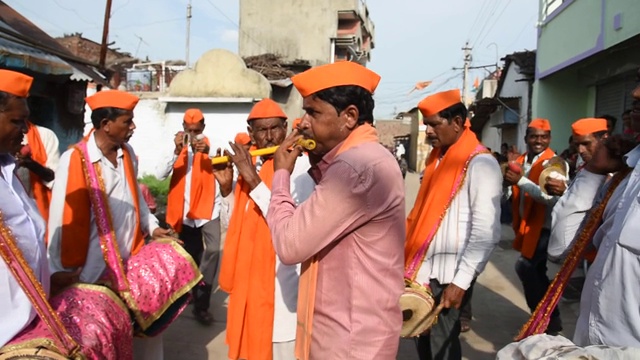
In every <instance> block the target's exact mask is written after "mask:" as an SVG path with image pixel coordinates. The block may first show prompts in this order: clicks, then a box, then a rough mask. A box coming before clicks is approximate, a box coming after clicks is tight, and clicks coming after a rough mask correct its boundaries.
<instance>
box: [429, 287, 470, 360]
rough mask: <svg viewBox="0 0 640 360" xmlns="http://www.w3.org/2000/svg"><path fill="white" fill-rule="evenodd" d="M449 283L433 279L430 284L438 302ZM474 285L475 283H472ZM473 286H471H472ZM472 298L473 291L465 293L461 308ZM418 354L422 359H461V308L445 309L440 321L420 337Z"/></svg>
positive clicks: (439, 317) (439, 318)
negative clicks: (441, 282)
mask: <svg viewBox="0 0 640 360" xmlns="http://www.w3.org/2000/svg"><path fill="white" fill-rule="evenodd" d="M447 285H448V284H444V285H442V284H440V283H439V282H437V281H436V280H431V282H430V283H429V286H430V287H431V291H432V292H433V296H435V298H436V304H438V303H440V298H441V297H442V292H443V291H444V289H445V288H446V287H447ZM471 286H473V283H472V284H471ZM470 288H471V287H470ZM470 300H471V292H467V293H465V295H464V297H463V298H462V304H460V308H461V309H462V308H464V307H465V305H466V304H467V303H468V302H469V301H470ZM418 356H419V357H420V360H460V359H462V346H461V345H460V310H458V309H444V310H442V312H441V313H440V316H438V322H437V323H436V324H435V325H433V327H432V328H431V331H429V333H428V334H426V335H420V337H419V338H418Z"/></svg>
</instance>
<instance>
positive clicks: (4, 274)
mask: <svg viewBox="0 0 640 360" xmlns="http://www.w3.org/2000/svg"><path fill="white" fill-rule="evenodd" d="M32 81H33V78H32V77H30V76H27V75H24V74H21V73H18V72H14V71H9V70H0V199H2V201H0V215H1V217H2V222H1V223H0V226H2V229H0V231H1V233H0V234H1V235H2V236H3V237H6V236H7V234H8V233H10V234H12V235H13V238H14V240H15V243H16V246H17V248H18V250H20V251H19V252H20V253H21V255H22V256H23V257H24V259H23V260H24V261H23V262H22V261H19V262H15V263H14V265H16V266H20V265H23V266H25V270H32V271H33V273H34V275H35V279H34V280H35V281H39V282H41V283H42V287H43V289H44V291H45V293H48V292H49V269H48V266H47V256H46V250H45V245H44V244H45V242H44V234H45V231H46V226H45V222H44V220H43V218H42V216H41V215H40V213H39V212H38V208H37V207H36V203H35V202H33V200H32V199H31V198H29V195H27V193H26V192H25V189H24V187H23V186H22V184H21V183H20V180H18V177H17V176H16V175H15V173H14V170H15V168H16V162H15V158H14V155H15V154H17V153H18V152H19V151H20V147H21V144H22V139H23V137H24V134H26V132H27V119H28V117H29V108H28V107H27V96H28V95H29V89H30V87H31V83H32ZM4 241H7V239H6V238H5V240H4ZM0 284H2V285H0V347H2V346H4V344H6V343H7V342H8V341H9V340H11V339H12V338H13V337H14V336H15V335H16V334H18V333H19V332H20V331H21V330H22V329H24V328H25V327H26V326H27V325H29V323H31V321H33V319H34V318H35V317H36V311H35V309H34V308H33V306H32V305H31V302H30V301H29V298H28V297H27V295H26V294H25V292H24V291H23V290H22V288H21V287H20V285H19V283H18V281H17V280H16V278H15V277H14V276H13V274H12V273H11V270H10V268H9V267H8V265H7V263H6V262H5V260H3V259H2V258H0Z"/></svg>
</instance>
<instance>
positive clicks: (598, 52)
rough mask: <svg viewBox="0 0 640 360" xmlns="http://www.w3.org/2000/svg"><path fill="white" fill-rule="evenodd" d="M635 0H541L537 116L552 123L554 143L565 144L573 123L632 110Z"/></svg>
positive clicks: (639, 31) (638, 32)
mask: <svg viewBox="0 0 640 360" xmlns="http://www.w3.org/2000/svg"><path fill="white" fill-rule="evenodd" d="M638 18H640V6H638V1H637V0H615V1H610V0H609V1H607V0H580V1H577V0H564V1H560V0H540V19H539V29H538V49H537V62H536V76H535V85H534V92H533V107H532V112H533V114H532V115H533V117H534V118H535V117H544V118H548V119H549V120H550V121H551V124H552V127H553V136H552V143H551V145H552V147H553V148H554V149H556V150H558V151H562V149H564V148H566V147H567V139H568V138H569V136H570V135H571V128H570V124H571V123H572V122H573V121H575V120H577V119H579V118H582V117H591V116H599V115H603V114H610V115H613V116H615V117H617V118H618V122H617V124H616V129H615V130H616V131H617V132H620V131H621V130H622V124H621V122H622V121H620V116H621V114H622V112H623V111H624V110H625V109H628V108H630V105H631V102H632V97H631V95H630V92H631V90H632V89H633V87H634V86H635V83H636V71H637V70H638V67H640V47H639V46H638V41H640V22H638V21H637V19H638Z"/></svg>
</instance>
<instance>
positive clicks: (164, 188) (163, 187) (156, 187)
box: [138, 175, 170, 212]
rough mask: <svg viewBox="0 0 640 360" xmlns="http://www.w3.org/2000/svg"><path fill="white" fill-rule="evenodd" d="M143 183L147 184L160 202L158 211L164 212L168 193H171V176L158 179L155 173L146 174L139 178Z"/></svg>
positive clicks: (157, 201)
mask: <svg viewBox="0 0 640 360" xmlns="http://www.w3.org/2000/svg"><path fill="white" fill-rule="evenodd" d="M138 181H139V182H140V183H141V184H145V185H147V187H148V188H149V191H151V194H152V195H153V197H154V198H155V199H156V203H158V210H157V211H158V212H164V209H165V208H166V207H167V195H168V194H169V181H170V180H169V178H166V179H164V180H158V179H157V178H156V177H155V176H153V175H145V176H143V177H142V178H141V179H138Z"/></svg>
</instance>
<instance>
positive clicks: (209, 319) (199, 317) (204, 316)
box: [193, 308, 213, 326]
mask: <svg viewBox="0 0 640 360" xmlns="http://www.w3.org/2000/svg"><path fill="white" fill-rule="evenodd" d="M193 316H195V318H196V321H197V322H199V323H200V324H202V325H205V326H209V325H211V324H212V323H213V315H211V313H210V312H208V311H207V310H198V309H195V308H194V309H193Z"/></svg>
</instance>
